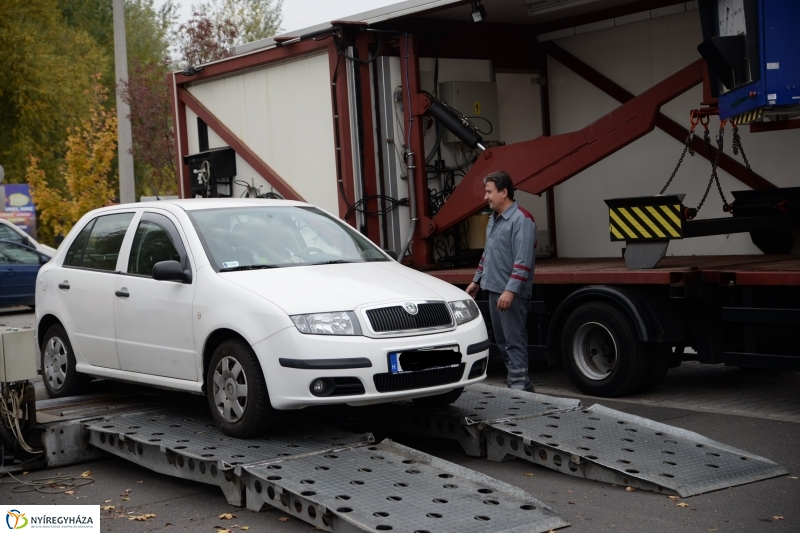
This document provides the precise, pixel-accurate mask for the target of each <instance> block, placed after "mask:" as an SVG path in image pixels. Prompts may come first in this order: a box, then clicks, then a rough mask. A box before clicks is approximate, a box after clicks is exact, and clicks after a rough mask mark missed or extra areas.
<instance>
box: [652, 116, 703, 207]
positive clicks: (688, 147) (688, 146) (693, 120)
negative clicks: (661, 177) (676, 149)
mask: <svg viewBox="0 0 800 533" xmlns="http://www.w3.org/2000/svg"><path fill="white" fill-rule="evenodd" d="M689 123H690V124H691V128H689V135H688V136H687V137H686V141H685V142H684V146H683V152H681V157H680V158H679V159H678V164H677V165H676V166H675V170H673V171H672V175H671V176H670V177H669V179H668V180H667V183H666V185H664V187H663V188H662V189H661V191H660V192H659V193H658V194H659V195H661V194H664V192H665V191H666V190H667V187H669V185H670V183H672V180H673V179H675V175H676V174H677V173H678V169H680V168H681V163H683V158H684V157H686V152H689V155H691V156H694V148H693V147H692V144H693V143H694V129H695V128H696V127H697V125H698V124H702V125H703V127H704V128H705V129H706V131H705V133H704V134H703V152H707V151H708V148H707V146H706V145H708V144H710V142H711V141H710V140H709V139H708V118H707V117H706V120H705V122H703V119H702V117H698V116H695V111H692V112H691V114H690V115H689Z"/></svg>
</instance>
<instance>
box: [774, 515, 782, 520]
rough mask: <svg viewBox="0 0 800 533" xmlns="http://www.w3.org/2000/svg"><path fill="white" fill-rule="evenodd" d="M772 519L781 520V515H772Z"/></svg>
mask: <svg viewBox="0 0 800 533" xmlns="http://www.w3.org/2000/svg"><path fill="white" fill-rule="evenodd" d="M772 519H773V520H783V517H782V516H773V517H772Z"/></svg>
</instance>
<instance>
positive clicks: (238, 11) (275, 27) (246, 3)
mask: <svg viewBox="0 0 800 533" xmlns="http://www.w3.org/2000/svg"><path fill="white" fill-rule="evenodd" d="M206 6H208V7H207V9H208V10H209V12H210V13H211V15H212V18H213V19H214V20H217V21H220V20H229V21H231V22H232V23H233V25H234V26H235V27H236V31H237V38H236V41H235V42H234V45H240V44H244V43H249V42H253V41H258V40H259V39H266V38H267V37H272V36H273V35H275V34H276V33H277V32H278V31H280V26H281V21H282V18H283V15H282V13H281V11H282V10H283V0H211V2H210V3H209V4H206Z"/></svg>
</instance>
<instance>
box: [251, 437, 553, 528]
mask: <svg viewBox="0 0 800 533" xmlns="http://www.w3.org/2000/svg"><path fill="white" fill-rule="evenodd" d="M237 471H241V472H242V474H243V475H242V479H244V480H245V481H246V487H247V498H246V500H247V507H248V508H249V509H251V510H253V511H260V510H261V509H262V507H263V506H264V505H272V506H275V507H278V508H280V509H283V510H284V511H286V512H287V513H290V514H292V515H294V516H296V517H298V518H300V519H302V520H305V521H306V522H309V523H311V524H313V525H315V526H317V527H318V528H320V529H324V530H325V531H337V532H339V531H392V530H398V531H408V530H410V529H413V530H416V531H418V532H421V531H441V532H453V533H462V532H463V533H468V532H476V533H477V532H485V531H495V532H512V531H513V532H523V531H530V532H534V531H550V530H553V529H556V528H560V527H564V526H567V525H569V524H568V523H567V522H566V521H565V520H564V519H563V518H561V517H560V516H558V515H557V514H556V513H555V511H553V510H552V509H550V508H549V507H547V506H546V505H544V504H543V503H542V502H540V501H538V500H536V499H535V498H533V497H532V496H530V495H529V494H528V493H526V492H525V491H523V490H521V489H519V488H517V487H514V486H512V485H509V484H507V483H503V482H501V481H498V480H496V479H493V478H490V477H488V476H485V475H483V474H480V473H478V472H475V471H472V470H469V469H466V468H463V467H460V466H457V465H455V464H453V463H450V462H447V461H443V460H441V459H437V458H435V457H432V456H430V455H428V454H425V453H422V452H419V451H417V450H413V449H411V448H407V447H405V446H402V445H400V444H397V443H394V442H392V441H390V440H388V439H387V440H384V441H383V442H381V443H380V444H376V445H372V446H358V447H351V448H347V449H344V450H341V451H338V452H336V453H328V454H316V455H313V456H306V457H298V458H289V459H287V460H286V461H284V462H282V463H280V464H275V463H272V464H259V465H246V466H242V467H240V468H239V469H237Z"/></svg>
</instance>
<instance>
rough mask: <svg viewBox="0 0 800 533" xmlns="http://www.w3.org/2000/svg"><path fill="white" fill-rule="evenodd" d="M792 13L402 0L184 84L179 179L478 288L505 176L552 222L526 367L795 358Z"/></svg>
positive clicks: (538, 275) (622, 374)
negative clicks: (252, 199)
mask: <svg viewBox="0 0 800 533" xmlns="http://www.w3.org/2000/svg"><path fill="white" fill-rule="evenodd" d="M797 20H800V4H795V3H790V2H781V1H778V0H699V1H698V0H695V1H676V0H639V1H611V0H585V1H577V0H565V1H558V2H555V1H550V0H525V2H520V1H519V0H483V1H479V2H465V1H459V0H436V1H434V0H408V1H405V2H401V3H398V4H394V5H392V6H388V7H385V8H381V9H377V10H373V11H369V12H366V13H361V14H358V15H354V16H351V17H346V18H344V19H342V20H337V21H331V22H329V23H325V24H321V25H318V26H315V27H312V28H307V29H305V30H302V31H297V32H290V33H286V34H283V35H278V36H276V37H273V38H269V39H264V40H261V41H257V42H254V43H248V44H245V45H242V46H239V47H236V48H235V49H234V50H233V55H232V56H231V57H228V58H226V59H222V60H219V61H216V62H212V63H209V64H206V65H187V66H186V68H185V69H184V70H182V71H179V72H174V73H172V74H170V76H169V78H170V79H169V81H170V85H171V87H172V98H173V117H174V124H175V134H176V135H175V137H176V154H175V157H176V163H177V168H178V173H179V185H180V195H181V197H184V198H191V197H237V196H263V197H273V198H274V197H279V198H285V199H287V200H302V201H308V202H310V203H313V204H315V205H318V206H320V207H322V208H324V209H326V210H328V211H330V212H332V213H334V214H338V216H339V217H340V218H342V219H343V220H345V221H347V222H348V223H350V224H352V225H353V226H354V227H356V228H357V229H358V230H359V231H361V232H362V233H363V234H364V235H366V236H367V237H368V238H370V239H371V240H372V241H373V242H375V243H377V244H379V245H380V246H381V247H382V248H384V249H386V250H391V251H393V252H395V253H396V254H398V260H400V261H402V262H404V263H406V264H408V265H411V266H413V267H415V268H418V269H420V270H422V271H425V272H427V273H428V274H430V275H432V276H435V277H438V278H440V279H443V280H446V281H448V282H450V283H453V284H455V285H459V286H466V285H467V284H468V283H469V282H470V281H471V280H472V277H473V274H474V272H475V268H476V266H477V264H478V260H479V258H480V254H481V251H482V248H483V244H484V241H485V236H484V235H485V231H484V230H485V225H486V221H487V219H488V214H487V212H486V206H485V203H484V201H483V185H482V181H481V180H482V178H483V177H484V176H485V175H486V174H488V173H489V172H492V171H495V170H505V171H507V172H508V173H509V174H510V175H511V177H512V178H513V180H514V183H515V187H516V189H517V200H518V202H519V204H520V205H521V206H523V207H524V208H526V209H527V210H528V211H529V212H531V213H532V214H533V215H534V217H535V219H536V224H537V229H538V243H537V247H536V256H537V260H536V268H535V272H534V294H533V296H532V298H531V307H530V312H529V317H528V332H529V354H530V357H531V362H532V363H536V362H539V363H547V364H554V363H557V362H559V361H561V362H563V364H564V367H565V369H566V370H567V372H568V373H569V375H570V377H571V379H572V380H573V381H574V383H575V384H576V385H577V386H578V387H579V388H580V389H581V390H582V391H583V392H585V393H587V394H590V395H595V396H621V395H625V394H629V393H633V392H640V391H645V390H648V389H651V388H653V387H655V386H656V385H658V383H659V382H660V381H661V380H662V378H663V377H664V375H665V374H666V372H667V371H668V369H669V368H670V367H675V366H678V365H680V364H681V362H683V361H699V362H701V363H708V364H725V365H730V366H736V367H741V368H746V369H747V368H767V369H787V370H797V369H800V341H798V337H797V335H796V334H795V331H794V329H793V328H794V327H796V325H797V324H799V323H800V306H798V303H797V302H798V301H800V256H798V253H800V180H799V179H798V175H797V168H798V164H800V156H798V153H797V151H796V149H793V148H794V147H796V146H797V145H798V141H799V140H800V129H798V128H799V127H800V118H798V115H800V60H798V59H797V56H796V54H794V53H792V52H791V51H793V50H797V49H800V35H798V34H797V32H796V31H794V28H793V25H795V24H796V21H797ZM478 303H479V306H480V307H481V308H482V310H483V315H484V318H485V319H487V320H488V315H489V314H488V312H487V307H486V306H487V305H488V302H487V301H486V298H485V297H483V296H482V295H479V296H478ZM489 330H490V331H491V328H489Z"/></svg>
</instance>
